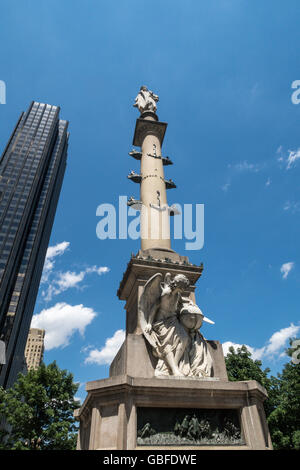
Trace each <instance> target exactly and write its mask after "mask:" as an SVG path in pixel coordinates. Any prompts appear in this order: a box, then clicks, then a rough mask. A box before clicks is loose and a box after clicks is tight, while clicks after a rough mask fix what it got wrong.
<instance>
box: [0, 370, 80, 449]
mask: <svg viewBox="0 0 300 470" xmlns="http://www.w3.org/2000/svg"><path fill="white" fill-rule="evenodd" d="M77 389H78V385H76V384H74V383H73V375H72V374H71V373H69V372H68V371H66V370H61V369H60V368H59V367H58V366H57V364H56V362H53V363H52V364H49V365H48V366H46V365H45V364H42V365H41V366H40V367H39V368H38V369H37V370H30V371H29V372H28V374H27V375H23V374H19V377H18V380H17V382H16V383H15V385H14V387H13V388H11V389H8V390H3V389H1V388H0V417H2V419H3V418H4V420H5V422H6V428H7V429H9V433H8V434H6V437H4V433H5V431H4V430H3V429H2V434H0V448H2V449H3V448H5V449H19V450H26V449H30V450H38V449H41V450H44V449H47V450H54V449H55V450H56V449H57V450H72V449H74V448H75V446H76V425H75V420H74V418H73V412H74V410H75V409H76V408H78V407H79V406H80V405H79V402H77V401H76V400H75V399H74V394H75V393H76V391H77ZM1 446H2V447H1Z"/></svg>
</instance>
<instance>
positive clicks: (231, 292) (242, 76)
mask: <svg viewBox="0 0 300 470" xmlns="http://www.w3.org/2000/svg"><path fill="white" fill-rule="evenodd" d="M0 8H1V14H0V41H1V45H2V47H1V67H0V80H2V81H4V82H5V84H6V104H5V105H4V104H3V105H2V104H1V105H0V145H1V149H4V146H5V144H6V142H7V140H8V137H9V135H10V133H11V132H12V129H13V126H14V125H15V123H16V120H17V118H18V116H19V114H20V112H21V111H22V110H25V109H26V108H27V107H28V105H29V103H30V102H31V100H37V101H41V102H47V103H50V104H54V105H59V106H61V117H62V118H63V119H67V120H69V121H70V128H69V130H70V146H69V152H68V166H67V171H66V175H65V179H64V183H63V187H62V192H61V196H60V200H59V205H58V209H57V213H56V218H55V222H54V226H53V231H52V235H51V240H50V247H52V248H51V250H50V251H49V252H48V258H47V262H46V270H45V272H44V275H43V282H42V284H41V287H40V291H39V296H38V299H37V303H36V308H35V317H34V318H35V320H34V321H35V325H38V326H44V327H46V328H47V331H48V339H47V343H46V345H47V350H46V353H45V362H46V363H49V362H51V361H53V360H54V359H55V360H57V362H58V364H59V366H60V367H62V368H67V369H69V370H70V371H72V372H73V373H74V376H75V380H76V381H78V382H80V384H84V383H85V382H87V381H89V380H96V379H100V378H105V377H107V376H108V365H107V364H106V362H109V361H110V358H111V356H112V355H113V354H114V352H115V351H116V348H117V346H118V344H120V341H121V339H122V337H123V336H122V335H123V333H122V331H123V330H124V327H125V310H124V305H123V302H121V301H119V300H118V298H117V296H116V292H117V289H118V286H119V283H120V281H121V278H122V274H123V272H124V271H125V268H126V264H127V262H128V260H129V257H130V254H131V252H134V253H136V252H137V251H138V249H139V241H138V240H130V239H128V240H99V239H98V238H97V236H96V225H97V223H98V221H99V218H97V217H96V209H97V207H98V206H99V205H100V204H102V203H110V204H114V205H116V206H117V204H118V198H119V196H120V195H127V196H131V195H134V196H138V187H137V186H135V185H134V184H133V183H132V182H130V181H129V180H127V178H126V176H127V174H128V173H129V171H130V170H132V169H133V170H135V171H138V169H139V166H138V163H137V162H136V161H135V160H133V159H132V158H131V157H129V156H128V152H129V151H130V150H131V149H132V137H133V132H134V127H135V120H136V118H137V117H138V112H137V110H136V109H135V108H133V107H132V104H133V102H134V98H135V96H136V94H137V92H138V90H139V87H140V86H141V85H142V84H145V85H147V86H148V87H149V88H150V89H152V90H153V91H154V92H156V93H157V94H158V95H159V97H160V102H159V104H158V115H159V118H160V120H162V121H165V122H168V129H167V133H166V137H165V141H164V145H163V153H164V154H165V155H168V156H170V157H171V158H172V160H173V162H174V165H173V166H171V167H165V169H166V172H165V174H166V177H168V178H172V179H174V181H175V182H176V184H177V189H175V190H171V191H169V192H168V202H169V203H170V204H172V203H175V202H177V203H180V204H184V203H189V204H190V203H194V204H196V203H198V204H204V205H205V244H204V247H203V249H201V250H199V251H186V250H185V241H184V240H176V241H174V242H173V243H172V247H173V249H175V250H176V251H178V252H179V253H180V254H182V255H186V256H188V257H189V258H190V261H191V262H193V263H195V264H200V262H203V263H204V271H203V275H202V278H201V279H200V280H199V282H198V289H197V302H198V304H199V306H200V307H201V309H202V310H203V312H204V313H205V314H206V315H207V316H208V317H210V318H212V319H213V320H214V321H215V325H214V326H211V325H207V326H205V327H204V328H203V334H204V335H205V336H206V337H207V338H209V339H217V340H219V341H221V342H222V343H227V344H228V343H229V342H231V343H234V344H247V345H248V346H250V347H251V348H253V351H254V353H255V354H256V356H257V357H260V358H261V359H262V361H263V365H264V366H265V367H266V366H269V367H271V369H272V372H273V373H276V372H277V371H280V370H281V367H282V364H283V363H284V362H286V359H285V358H284V357H282V352H283V350H284V347H285V346H286V345H287V338H288V337H289V336H291V335H296V334H297V332H298V331H299V330H300V328H299V286H300V255H299V239H300V221H299V215H300V187H299V176H300V138H299V135H300V134H299V130H300V105H295V104H293V103H292V100H291V96H292V93H293V91H294V90H293V89H292V88H291V85H292V83H293V81H294V80H297V79H300V70H299V52H298V49H299V48H298V44H299V39H300V38H299V13H300V4H299V2H298V1H297V0H290V1H289V2H282V1H279V0H264V1H263V2H262V1H261V0H252V1H251V2H249V1H246V0H245V1H244V0H210V1H209V2H208V1H203V0H187V1H186V2H181V1H177V0H172V1H171V0H164V1H158V0H153V1H152V2H151V3H149V2H148V1H144V0H139V1H137V0H127V1H126V2H125V1H121V0H109V1H104V0H103V1H102V0H97V1H96V0H95V1H94V0H86V1H85V2H83V1H78V0H51V2H50V1H45V0H42V1H41V0H31V1H28V0H10V1H9V2H4V1H2V2H1V3H0ZM101 268H102V269H101ZM78 396H80V397H81V398H83V397H84V396H85V391H84V386H83V385H82V386H81V387H80V389H79V391H78Z"/></svg>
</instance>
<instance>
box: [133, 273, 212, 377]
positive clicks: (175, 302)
mask: <svg viewBox="0 0 300 470" xmlns="http://www.w3.org/2000/svg"><path fill="white" fill-rule="evenodd" d="M162 277H163V276H162V274H160V273H157V274H155V275H154V276H152V277H151V278H150V279H149V280H148V281H147V283H146V284H145V286H144V289H143V292H142V295H141V298H140V301H139V312H138V315H139V323H140V326H141V329H142V331H143V334H144V336H145V338H146V339H147V341H148V342H149V343H150V345H151V346H152V351H153V354H154V356H155V357H157V358H158V362H157V365H156V369H155V376H164V375H174V376H186V377H188V376H189V377H191V376H192V377H211V376H212V374H213V367H212V358H211V355H210V353H209V350H208V345H207V342H206V340H205V338H204V337H203V336H202V334H201V333H200V331H199V328H200V327H201V325H202V322H203V321H206V322H208V323H212V324H213V323H214V322H213V321H211V320H209V319H208V318H206V317H205V316H204V315H203V313H202V312H201V310H200V308H199V307H198V306H197V305H196V304H194V303H193V302H192V300H191V299H190V298H188V297H183V293H184V291H185V290H186V289H187V288H188V287H189V280H188V279H187V277H186V276H184V275H183V274H177V275H176V276H174V278H173V279H171V274H170V273H167V274H166V275H165V278H164V282H162Z"/></svg>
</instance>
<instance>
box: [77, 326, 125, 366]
mask: <svg viewBox="0 0 300 470" xmlns="http://www.w3.org/2000/svg"><path fill="white" fill-rule="evenodd" d="M124 339H125V331H124V330H117V331H116V332H115V334H114V335H113V336H112V337H111V338H108V339H107V340H106V342H105V346H104V347H103V348H102V349H100V350H99V349H93V350H91V351H90V352H89V355H88V357H87V358H86V359H85V361H84V362H85V363H86V364H99V365H103V364H110V363H111V361H112V360H113V359H114V357H115V355H116V354H117V352H118V351H119V349H120V347H121V345H122V343H123V341H124Z"/></svg>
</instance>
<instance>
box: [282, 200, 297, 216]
mask: <svg viewBox="0 0 300 470" xmlns="http://www.w3.org/2000/svg"><path fill="white" fill-rule="evenodd" d="M283 210H284V211H291V213H292V214H295V212H299V211H300V202H295V201H292V202H291V201H286V203H285V204H284V206H283Z"/></svg>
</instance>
